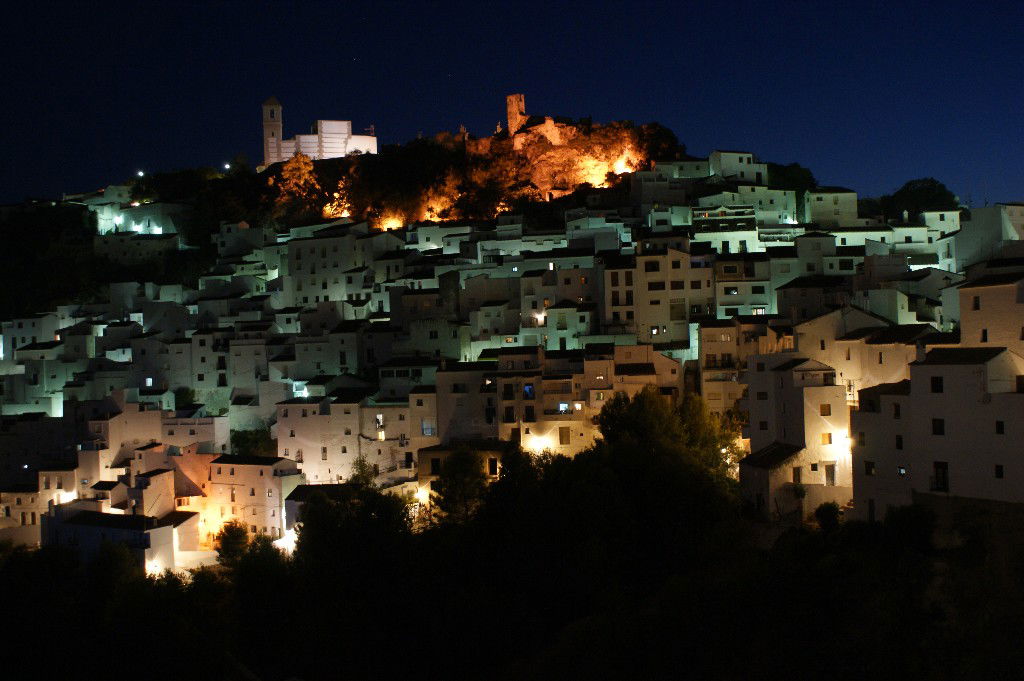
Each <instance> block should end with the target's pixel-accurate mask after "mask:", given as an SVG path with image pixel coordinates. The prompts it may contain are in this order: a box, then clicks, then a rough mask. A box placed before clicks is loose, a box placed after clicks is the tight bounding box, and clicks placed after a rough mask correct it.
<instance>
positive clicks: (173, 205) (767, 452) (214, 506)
mask: <svg viewBox="0 0 1024 681" xmlns="http://www.w3.org/2000/svg"><path fill="white" fill-rule="evenodd" d="M262 111H263V123H264V132H263V142H264V147H263V148H264V159H263V164H262V166H261V168H260V172H259V173H253V172H251V171H247V170H243V169H241V168H234V169H232V168H230V167H228V168H224V169H223V171H221V170H220V169H218V170H217V172H212V171H211V172H207V173H205V174H202V176H201V180H197V182H198V184H197V185H196V189H195V190H194V191H193V190H188V189H184V190H183V189H181V188H180V187H178V186H177V185H175V184H174V183H175V182H179V180H181V177H182V176H181V175H180V174H179V175H178V176H175V175H174V174H172V173H168V174H163V175H161V174H159V173H146V174H142V173H140V177H138V178H134V179H133V181H131V182H127V183H122V184H112V185H110V186H108V187H106V188H104V189H103V190H100V191H96V192H87V193H79V194H67V195H65V196H64V197H63V198H62V199H61V200H60V201H53V202H31V203H28V204H24V205H17V206H6V207H3V208H2V209H0V210H2V212H0V217H3V219H4V220H5V221H9V222H10V223H11V224H17V221H18V220H22V219H28V217H26V216H29V217H31V216H42V217H41V218H39V219H42V220H44V221H45V220H46V219H47V217H46V216H49V215H56V214H58V213H60V214H61V215H65V214H68V215H71V216H72V217H71V218H70V220H71V222H72V223H74V224H75V225H76V227H75V229H77V230H79V232H76V234H85V236H84V237H82V241H81V244H82V246H83V249H84V250H83V251H82V252H79V253H76V252H69V253H67V254H66V257H67V260H64V261H61V262H66V263H75V262H80V263H81V267H82V270H81V271H82V272H83V273H85V274H82V275H81V276H82V277H86V278H87V279H88V282H87V283H85V280H84V279H83V282H80V283H70V282H72V281H73V280H72V279H71V278H70V275H69V279H68V282H69V284H68V285H67V286H66V290H65V289H61V290H57V291H49V290H48V291H47V295H48V296H49V297H47V298H45V300H46V301H48V302H52V303H53V304H52V305H51V306H49V307H47V308H46V309H32V310H19V311H18V312H17V313H12V314H11V317H12V318H10V319H7V320H5V321H3V322H2V327H0V386H2V392H0V410H2V423H0V539H7V540H11V541H13V542H14V543H15V544H23V545H27V546H38V545H42V546H48V545H56V546H72V547H74V548H75V550H76V551H77V552H79V553H80V554H81V555H83V556H85V557H90V556H94V555H96V554H97V553H98V552H99V551H100V548H101V545H102V544H103V543H104V542H107V541H110V540H114V541H116V542H120V543H123V544H124V545H125V546H127V547H129V548H130V551H131V554H132V556H133V560H135V561H136V562H137V564H138V565H139V566H144V567H145V569H146V570H147V571H148V572H150V573H152V574H160V573H162V572H163V571H164V570H168V569H170V570H184V569H190V568H196V567H198V566H202V565H208V564H213V563H215V562H216V561H217V554H216V551H215V549H216V546H217V541H218V536H219V535H220V534H221V532H222V530H223V528H224V527H225V526H226V525H227V524H229V523H231V522H232V521H234V522H235V523H237V524H241V525H242V526H244V527H245V528H246V529H247V530H248V532H249V533H250V534H251V535H264V536H266V537H268V538H270V539H271V540H273V542H274V543H275V545H277V546H279V547H280V548H282V549H284V550H287V551H290V550H292V549H293V548H294V545H295V541H296V537H297V534H298V532H297V530H298V527H297V525H298V524H300V522H301V517H302V516H301V513H302V507H303V504H304V503H305V501H306V500H307V499H308V498H309V495H310V494H312V493H313V492H314V491H316V489H320V490H321V491H325V492H329V493H336V492H337V490H338V489H339V488H341V487H343V486H344V485H345V484H346V483H348V482H350V481H351V480H352V479H353V478H354V477H356V476H363V477H364V478H365V477H367V476H368V477H369V478H370V479H372V484H373V486H374V487H375V488H376V489H379V490H382V491H384V492H385V493H387V494H392V495H394V496H395V497H396V498H398V499H401V500H402V504H403V507H404V508H405V509H406V511H407V513H408V514H409V517H410V518H412V519H413V521H414V522H419V521H422V519H424V518H429V517H430V514H431V513H432V509H433V508H434V506H435V505H436V503H437V499H438V496H439V494H440V491H439V487H438V480H439V478H440V476H441V475H442V471H443V470H444V468H445V465H446V462H447V461H448V459H449V457H451V456H453V455H454V454H455V453H458V452H461V451H465V450H471V451H473V452H474V453H475V454H476V455H477V456H478V461H479V465H480V467H481V469H482V470H481V472H482V474H483V475H484V476H485V477H486V480H488V481H495V480H498V479H499V478H500V477H501V475H502V472H503V467H504V463H503V462H504V460H505V458H504V457H506V456H508V452H509V451H513V450H514V451H520V450H521V451H525V452H527V453H529V454H531V455H537V456H540V455H554V456H564V457H569V458H572V457H574V456H576V455H577V454H579V453H581V452H583V451H585V450H588V449H590V448H592V447H594V445H595V443H596V442H597V441H598V440H599V439H600V435H601V433H600V430H599V422H600V417H601V414H602V410H603V408H604V407H605V405H606V404H608V403H609V402H610V401H612V400H614V399H615V398H616V396H617V395H620V394H624V395H626V396H627V397H636V396H637V395H639V394H641V393H644V394H647V393H649V392H650V391H654V392H656V393H657V394H659V395H661V396H663V397H664V398H665V399H677V400H678V399H681V398H682V397H683V396H686V395H691V396H692V395H699V397H700V399H701V400H702V404H703V407H702V408H706V410H707V413H708V414H709V416H710V418H712V419H714V421H715V423H716V424H718V427H720V428H721V429H723V432H727V433H728V434H729V442H728V443H727V446H724V447H722V454H723V457H724V458H725V459H726V460H725V461H724V465H726V466H727V467H728V469H729V470H730V474H731V476H732V477H733V479H735V480H736V481H737V483H736V489H737V492H736V494H737V495H738V499H740V500H741V503H742V504H743V505H744V508H745V512H746V513H747V514H748V516H749V517H750V518H753V519H755V521H756V522H759V523H764V524H765V525H766V526H775V527H787V526H798V525H800V524H802V523H804V522H807V521H809V520H813V518H814V513H815V511H816V510H817V509H819V508H820V507H821V506H822V505H823V504H830V503H834V504H835V505H836V507H837V508H838V509H839V511H840V512H841V514H842V516H843V517H844V518H847V519H852V520H864V521H869V522H875V521H880V520H881V519H882V518H884V517H885V515H886V513H887V512H888V511H889V510H890V509H894V508H899V507H903V506H907V505H910V504H912V503H919V504H926V505H929V504H930V505H933V506H934V507H935V508H937V509H939V510H940V511H941V510H942V509H946V510H949V509H955V508H957V504H959V503H961V502H963V503H967V502H970V503H971V504H978V503H987V502H991V503H993V504H999V503H1002V502H1018V503H1019V502H1021V501H1024V486H1021V485H1017V484H1016V483H1017V482H1018V481H1020V480H1022V479H1024V463H1022V462H1021V461H1020V460H1019V457H1016V456H1013V455H1011V451H1012V450H1011V448H1010V447H1008V444H1009V443H1013V442H1015V441H1016V440H1015V438H1016V437H1020V436H1021V435H1022V434H1024V431H1022V430H1021V429H1022V428H1024V426H1022V425H1021V423H1020V420H1019V419H1015V418H1013V414H1014V413H1019V410H1020V405H1021V404H1022V400H1024V321H1022V317H1021V315H1020V307H1019V306H1020V304H1021V301H1022V300H1024V248H1022V247H1021V239H1022V236H1024V204H1021V203H1014V202H1010V201H1006V202H1001V203H995V204H992V205H986V206H971V207H967V206H962V205H961V204H960V203H959V201H957V200H956V198H955V197H953V195H952V194H951V193H950V192H948V191H947V190H945V188H944V187H941V185H939V183H937V182H935V181H933V180H919V181H915V182H910V183H908V184H907V185H906V186H905V187H904V188H903V189H901V190H900V191H899V192H896V193H895V194H894V195H892V196H890V197H886V200H885V201H882V202H877V201H875V202H873V201H867V200H865V199H866V197H861V196H858V193H857V192H856V191H855V190H853V189H848V188H843V187H835V186H823V185H819V184H818V183H817V182H816V181H815V180H814V178H813V176H811V174H810V173H809V172H806V171H804V169H800V168H799V167H798V166H784V165H776V164H770V163H768V162H766V161H763V160H762V159H760V158H759V157H758V156H757V153H756V151H747V150H740V151H735V150H714V151H711V152H710V153H709V154H708V155H707V156H692V155H690V154H688V153H686V151H685V148H684V147H682V145H680V144H679V143H678V142H677V141H676V140H675V139H674V136H671V134H670V133H668V134H666V132H667V131H664V130H663V129H661V128H660V127H658V126H650V125H649V126H635V125H633V124H630V123H626V122H622V123H616V124H607V125H603V126H602V125H597V124H594V123H593V122H592V121H589V120H585V119H580V120H572V119H561V118H558V117H550V116H531V115H528V114H527V113H526V107H525V101H524V98H523V97H522V95H513V96H510V97H509V99H508V102H507V120H506V121H505V123H504V125H499V126H498V130H497V131H496V132H495V134H494V135H492V136H489V137H484V138H474V137H472V136H470V135H468V133H466V132H465V130H461V131H460V132H459V133H457V134H445V135H439V136H438V137H437V138H434V139H424V140H417V141H415V142H413V143H410V145H407V146H406V147H403V148H398V147H396V148H390V149H389V148H383V147H382V148H380V149H378V143H377V139H376V137H375V135H374V131H373V130H368V131H366V132H368V133H369V134H365V135H359V134H354V133H353V126H352V123H351V122H349V121H318V122H317V123H316V124H315V125H314V126H313V132H312V133H311V134H309V135H298V136H295V137H294V138H291V139H285V138H284V133H283V123H282V115H283V114H282V111H283V107H282V106H281V104H280V102H278V101H277V100H276V99H273V98H271V99H269V100H267V102H266V103H264V105H263V108H262ZM403 155H404V156H403ZM659 155H660V156H659ZM428 157H429V158H430V159H435V160H437V159H440V160H439V161H437V163H436V164H435V165H436V168H434V170H433V171H431V172H432V173H433V174H429V175H428V176H426V179H423V180H422V181H419V180H415V179H413V180H407V179H406V176H405V175H401V176H399V175H400V174H399V173H396V172H393V171H394V169H395V168H397V167H399V166H396V165H393V164H395V163H398V162H399V161H402V162H403V163H406V164H407V165H406V166H401V168H408V167H411V166H410V165H408V164H414V163H419V160H418V159H423V158H428ZM396 159H397V160H396ZM402 159H404V160H402ZM375 164H376V165H375ZM388 164H392V165H388ZM801 171H804V172H801ZM403 183H405V184H403ZM172 186H174V189H173V191H172V189H170V187H172ZM238 187H243V188H245V189H246V191H251V193H252V194H253V195H252V196H250V197H249V198H245V197H246V196H248V195H246V194H245V193H244V192H243V191H242V190H239V189H237V188H238ZM226 188H227V189H226ZM225 197H229V198H230V200H228V198H225ZM1007 198H1010V197H1007ZM211 207H213V208H211ZM69 211H70V212H69ZM33 219H35V218H33ZM83 225H84V227H83ZM83 229H84V230H85V232H82V231H81V230H83ZM32 238H33V236H32V234H28V233H23V234H22V235H21V236H20V237H19V239H20V242H22V243H24V242H26V240H27V241H29V242H31V239H32ZM60 241H61V240H60V239H53V240H52V241H51V242H50V243H49V244H46V245H44V244H40V245H39V246H38V248H44V247H45V248H51V249H52V248H58V247H60V245H61V244H60V243H59V242H60ZM76 243H77V242H76ZM88 263H91V264H88ZM97 263H98V264H97ZM68 269H76V267H75V266H74V265H69V267H68ZM76 272H77V269H76ZM40 274H41V275H42V276H44V277H48V278H50V279H53V278H54V277H53V274H52V273H46V272H45V271H44V272H39V271H37V272H35V274H34V276H39V275H40ZM26 276H27V275H26ZM76 276H78V274H76ZM115 276H123V277H124V278H117V279H116V280H112V279H111V277H115ZM89 277H91V278H89ZM55 285H57V286H59V281H58V282H57V283H56V284H55ZM26 288H27V290H25V292H24V293H23V296H24V300H29V297H30V296H33V295H36V294H39V295H42V291H41V289H42V288H43V287H42V285H40V286H35V285H30V286H28V287H26ZM9 295H11V296H12V300H11V302H9V303H8V310H9V311H10V310H14V309H18V302H17V301H18V299H19V298H18V292H17V291H15V290H10V291H9ZM40 300H43V299H42V298H40ZM645 391H647V393H645ZM1018 396H1020V397H1018Z"/></svg>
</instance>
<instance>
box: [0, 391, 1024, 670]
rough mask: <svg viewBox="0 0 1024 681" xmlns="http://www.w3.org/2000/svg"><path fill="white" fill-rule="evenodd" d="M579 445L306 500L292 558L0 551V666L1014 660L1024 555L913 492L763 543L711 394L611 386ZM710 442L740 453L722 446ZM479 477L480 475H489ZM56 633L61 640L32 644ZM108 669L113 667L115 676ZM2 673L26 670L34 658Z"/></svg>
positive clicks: (846, 665)
mask: <svg viewBox="0 0 1024 681" xmlns="http://www.w3.org/2000/svg"><path fill="white" fill-rule="evenodd" d="M600 421H601V423H600V426H601V430H602V434H603V436H604V439H603V441H601V442H599V443H598V444H597V445H596V446H595V447H593V448H592V449H591V450H590V451H587V452H585V453H583V454H581V455H579V456H577V457H576V458H574V459H571V460H570V459H566V458H558V457H555V458H546V457H534V458H531V457H530V456H528V455H524V454H520V453H515V452H510V453H509V454H508V455H507V456H506V457H505V459H504V460H503V465H502V471H501V477H500V479H499V480H498V481H497V482H496V483H494V484H493V485H491V486H490V487H485V486H484V485H483V484H481V481H480V479H479V478H478V477H477V476H478V475H479V474H478V473H475V472H474V467H472V466H468V467H467V466H465V465H463V464H462V463H459V460H460V458H461V459H463V462H464V460H465V457H470V456H472V455H473V454H472V453H471V452H467V453H464V454H462V455H461V456H460V457H454V463H452V460H449V463H446V466H445V470H444V475H443V476H442V480H441V483H442V484H441V485H440V489H441V490H442V491H443V492H444V494H445V497H442V498H441V499H439V502H440V513H439V514H438V517H436V518H435V521H434V522H432V523H431V524H430V525H429V526H428V527H426V528H425V529H419V530H417V531H414V529H413V528H412V527H411V526H410V523H409V521H408V518H407V516H406V511H405V508H404V502H403V501H402V500H400V499H398V498H396V497H394V496H390V495H386V494H382V493H380V492H379V491H377V490H375V489H374V488H372V487H371V486H370V485H368V484H365V483H363V482H356V483H353V484H352V485H351V486H350V487H349V489H348V490H347V494H344V495H342V496H341V498H340V499H338V498H335V499H328V498H327V497H326V496H323V495H317V496H316V497H314V498H313V499H312V500H310V502H309V503H308V505H307V507H306V511H305V514H304V517H303V520H304V525H303V528H302V531H301V534H300V537H299V542H298V547H297V549H296V551H295V553H294V555H293V557H291V558H289V557H286V556H284V555H283V554H281V553H280V552H278V551H277V550H276V549H275V548H274V547H273V546H272V545H271V544H270V543H269V542H268V541H266V540H265V539H264V538H255V539H253V540H251V541H250V540H249V539H248V538H246V537H245V535H244V532H243V533H241V534H240V535H239V533H237V532H233V531H231V530H229V531H227V532H225V533H224V536H223V541H222V542H221V547H220V555H221V563H222V564H221V565H220V566H217V567H214V568H207V569H203V570H200V571H197V572H195V573H194V574H192V575H191V576H190V577H188V578H186V579H183V578H180V577H176V576H173V575H170V574H168V575H164V576H162V577H159V578H147V577H145V576H143V575H142V574H140V573H139V572H137V571H136V570H135V569H134V568H133V567H132V565H131V562H130V560H129V559H128V556H127V554H126V553H125V552H124V551H123V550H119V549H118V548H117V547H114V546H108V547H107V548H106V549H105V551H104V552H103V553H102V555H101V556H100V557H99V558H98V559H97V560H95V561H94V562H92V563H89V564H80V563H78V562H77V561H76V559H75V558H74V556H73V555H72V554H71V553H69V552H68V551H66V550H59V549H43V550H39V551H28V550H21V549H16V550H11V549H10V548H9V547H8V548H7V549H5V550H3V552H2V553H0V607H2V611H3V614H4V620H5V622H6V623H7V627H6V632H5V635H4V648H3V650H4V652H3V661H2V665H3V668H4V669H5V670H11V671H12V672H13V670H21V669H25V670H35V671H36V672H41V671H42V670H45V674H44V675H43V677H45V678H76V677H77V678H99V675H101V674H105V673H116V674H117V675H120V674H123V673H132V674H139V675H141V676H142V677H143V678H151V679H153V678H168V679H171V678H173V679H182V678H188V679H265V680H271V679H308V680H313V679H379V678H424V679H434V678H443V679H453V678H478V679H495V678H496V679H523V678H526V679H532V678H537V679H542V678H578V679H595V678H597V679H602V678H607V679H628V678H729V679H741V678H829V679H847V678H849V679H854V678H856V679H863V678H932V679H956V678H1010V677H1016V676H1019V675H1020V669H1021V665H1022V664H1024V654H1022V652H1021V651H1022V648H1021V646H1020V645H1019V643H1018V640H1017V639H1018V634H1019V633H1020V632H1021V631H1022V629H1021V626H1020V625H1021V612H1022V609H1021V606H1022V605H1024V603H1022V600H1024V590H1022V588H1021V587H1020V583H1021V582H1020V577H1021V565H1022V564H1021V562H1020V558H1021V554H1020V553H1013V552H1012V551H1009V552H1008V550H1007V548H1006V544H1005V543H1004V542H1002V540H1001V538H994V537H991V536H987V535H986V532H985V530H984V528H979V529H977V530H976V531H972V532H970V533H968V535H967V537H966V541H965V542H964V544H963V548H960V549H956V550H948V549H947V550H944V551H937V550H936V549H934V548H933V547H932V544H931V524H932V519H931V517H930V516H929V514H928V513H927V512H926V511H924V510H922V509H919V508H908V509H905V510H901V511H899V512H896V513H891V514H890V515H889V516H888V517H887V518H886V519H885V521H884V522H883V523H877V524H874V525H867V524H860V523H854V522H845V523H843V522H839V521H838V517H837V513H836V511H837V509H835V507H831V508H829V507H823V508H822V509H820V510H819V513H818V517H819V525H818V526H817V527H814V528H813V529H812V528H803V529H792V530H790V531H788V532H786V533H785V534H783V535H782V536H781V537H780V538H778V540H777V541H775V542H774V544H773V546H771V548H767V549H766V548H760V547H759V542H758V541H757V537H758V536H759V533H760V532H762V531H763V529H764V528H763V526H761V525H759V524H757V523H756V522H754V521H751V520H747V519H745V518H744V514H743V510H742V509H741V507H740V505H739V504H738V503H737V501H736V496H735V492H734V490H733V488H732V486H731V483H730V482H729V479H728V477H727V475H726V470H727V466H728V461H727V460H725V457H727V456H728V447H727V446H726V447H723V446H722V444H723V442H724V441H726V440H727V439H728V437H729V433H728V430H727V429H726V428H723V427H722V426H721V425H720V424H718V423H717V422H716V421H714V420H712V419H710V418H708V416H707V412H706V411H705V409H704V408H703V405H702V404H701V403H700V401H699V398H688V399H684V400H682V401H681V402H678V403H676V404H669V403H668V402H667V401H664V400H663V399H662V398H661V397H659V396H658V395H657V394H655V393H653V392H650V391H648V392H645V393H642V394H641V395H640V396H639V397H638V398H636V399H635V400H633V401H629V400H625V399H622V398H617V399H616V400H614V401H613V402H612V404H611V405H610V406H609V407H608V408H607V409H606V410H605V412H603V413H602V416H601V418H600ZM722 449H726V450H727V453H726V454H724V455H723V453H722ZM475 470H476V471H479V470H480V469H479V468H476V469H475ZM43 651H50V652H46V653H44V652H43ZM115 670H118V671H117V672H115ZM3 676H4V677H6V678H28V677H25V676H22V675H21V673H20V672H18V673H13V674H12V675H10V676H8V674H7V673H4V674H3Z"/></svg>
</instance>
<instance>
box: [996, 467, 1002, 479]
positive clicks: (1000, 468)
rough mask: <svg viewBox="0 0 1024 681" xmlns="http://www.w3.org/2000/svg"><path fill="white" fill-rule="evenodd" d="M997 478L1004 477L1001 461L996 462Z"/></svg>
mask: <svg viewBox="0 0 1024 681" xmlns="http://www.w3.org/2000/svg"><path fill="white" fill-rule="evenodd" d="M996 478H998V479H999V480H1002V479H1003V464H1001V463H997V464H996Z"/></svg>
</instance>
